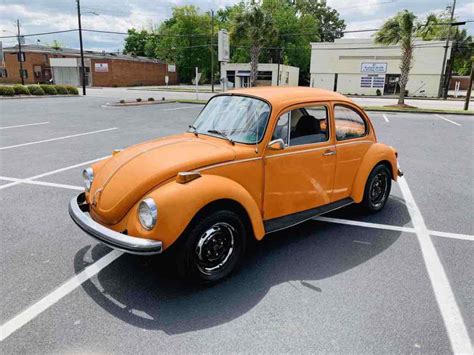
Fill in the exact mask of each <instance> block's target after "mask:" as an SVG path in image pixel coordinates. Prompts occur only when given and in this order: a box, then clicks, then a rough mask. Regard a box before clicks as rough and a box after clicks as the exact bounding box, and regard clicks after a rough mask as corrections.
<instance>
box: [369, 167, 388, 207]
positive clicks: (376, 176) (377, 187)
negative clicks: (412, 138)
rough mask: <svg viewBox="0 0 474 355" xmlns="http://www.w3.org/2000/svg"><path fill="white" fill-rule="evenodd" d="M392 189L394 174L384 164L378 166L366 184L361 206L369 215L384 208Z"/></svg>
mask: <svg viewBox="0 0 474 355" xmlns="http://www.w3.org/2000/svg"><path fill="white" fill-rule="evenodd" d="M391 188H392V174H391V173H390V170H389V169H388V168H387V166H385V165H384V164H379V165H377V166H376V167H375V168H374V169H373V170H372V172H371V173H370V175H369V177H368V179H367V182H366V184H365V190H364V199H363V200H362V203H361V205H362V206H363V207H364V209H365V210H366V211H367V212H369V213H375V212H379V211H380V210H382V208H384V206H385V203H386V202H387V200H388V196H389V195H390V190H391Z"/></svg>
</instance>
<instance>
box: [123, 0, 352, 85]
mask: <svg viewBox="0 0 474 355" xmlns="http://www.w3.org/2000/svg"><path fill="white" fill-rule="evenodd" d="M250 10H252V11H254V12H255V13H254V19H257V18H258V19H259V20H258V21H252V18H251V17H249V16H247V18H246V17H245V13H248V12H249V11H250ZM244 20H245V21H247V20H248V21H247V22H246V23H247V25H249V26H245V25H240V22H241V21H244ZM262 21H263V22H262ZM345 27H346V25H345V23H344V20H342V19H340V18H339V14H338V12H337V11H336V10H333V9H331V8H329V7H328V6H327V5H326V1H324V0H323V1H321V0H296V1H290V0H262V1H258V2H255V1H252V0H247V1H241V2H239V3H237V4H235V5H233V6H228V7H226V8H224V9H220V10H218V11H217V12H216V14H215V18H214V29H213V30H214V37H213V38H212V41H213V43H214V47H212V55H213V57H214V73H212V77H213V78H216V77H217V76H216V74H217V72H218V71H219V68H218V64H217V46H216V45H217V32H218V30H219V29H226V30H228V31H229V32H230V33H231V41H230V42H231V60H232V62H243V63H248V62H250V59H251V58H250V53H251V47H252V45H254V46H253V48H254V49H255V48H256V46H255V45H256V44H258V45H259V46H258V47H261V48H260V50H259V51H258V61H260V62H262V63H265V62H273V63H276V62H278V57H279V52H280V50H278V49H277V48H283V50H281V52H280V59H281V61H282V63H284V64H288V65H293V66H297V67H299V68H300V83H301V84H308V83H309V63H310V57H311V46H310V42H317V41H333V40H334V39H336V38H340V37H342V34H343V31H344V29H345ZM210 42H211V16H210V13H209V12H200V11H199V9H198V8H197V7H195V6H180V7H175V8H173V14H172V16H171V18H169V19H167V20H166V21H164V22H163V23H162V24H161V25H160V26H159V27H158V28H155V29H150V30H145V29H143V30H140V31H138V30H136V29H133V28H132V29H129V30H128V37H127V38H126V40H125V48H124V52H125V53H128V54H132V55H138V56H147V57H150V58H157V59H160V60H162V61H165V62H167V63H175V64H176V65H177V67H178V75H179V79H180V81H181V82H186V83H190V82H191V81H192V79H194V76H195V67H198V68H199V70H200V72H202V77H201V82H202V83H206V82H209V80H210V78H211V58H210V56H211V46H210Z"/></svg>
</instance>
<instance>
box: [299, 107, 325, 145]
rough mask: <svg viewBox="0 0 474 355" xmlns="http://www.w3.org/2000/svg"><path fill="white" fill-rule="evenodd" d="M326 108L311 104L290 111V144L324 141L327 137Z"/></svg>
mask: <svg viewBox="0 0 474 355" xmlns="http://www.w3.org/2000/svg"><path fill="white" fill-rule="evenodd" d="M328 127H329V125H328V110H327V108H326V106H322V105H313V106H307V107H303V108H299V109H297V110H293V111H291V129H290V146H295V145H303V144H313V143H320V142H325V141H327V140H328V139H329V129H328Z"/></svg>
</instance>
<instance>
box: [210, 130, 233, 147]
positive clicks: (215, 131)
mask: <svg viewBox="0 0 474 355" xmlns="http://www.w3.org/2000/svg"><path fill="white" fill-rule="evenodd" d="M207 132H208V133H214V134H218V135H219V136H221V137H224V138H225V139H227V140H228V141H229V142H230V143H231V144H232V145H235V143H234V141H233V140H232V138H230V137H229V136H228V135H227V134H225V133H224V132H222V131H219V130H217V129H208V130H207Z"/></svg>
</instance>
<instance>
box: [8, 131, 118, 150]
mask: <svg viewBox="0 0 474 355" xmlns="http://www.w3.org/2000/svg"><path fill="white" fill-rule="evenodd" d="M115 129H118V128H117V127H112V128H106V129H101V130H98V131H92V132H85V133H79V134H72V135H69V136H64V137H58V138H51V139H44V140H41V141H35V142H28V143H22V144H15V145H10V146H7V147H0V150H5V149H11V148H18V147H24V146H26V145H32V144H40V143H46V142H53V141H59V140H62V139H68V138H74V137H81V136H86V135H88V134H96V133H102V132H108V131H113V130H115Z"/></svg>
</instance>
